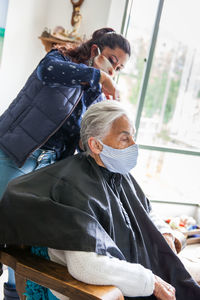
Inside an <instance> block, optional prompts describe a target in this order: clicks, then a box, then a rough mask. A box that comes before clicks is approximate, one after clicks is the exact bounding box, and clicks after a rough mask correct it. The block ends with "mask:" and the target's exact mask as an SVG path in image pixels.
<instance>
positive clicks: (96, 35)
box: [92, 27, 115, 40]
mask: <svg viewBox="0 0 200 300" xmlns="http://www.w3.org/2000/svg"><path fill="white" fill-rule="evenodd" d="M112 32H115V30H114V29H112V28H109V27H105V28H101V29H98V30H96V31H95V32H94V33H93V35H92V39H94V40H98V39H99V38H101V37H102V36H103V35H104V34H106V33H112Z"/></svg>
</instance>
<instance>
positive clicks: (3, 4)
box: [0, 0, 8, 63]
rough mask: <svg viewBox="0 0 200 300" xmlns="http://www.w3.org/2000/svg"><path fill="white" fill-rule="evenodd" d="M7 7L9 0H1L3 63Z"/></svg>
mask: <svg viewBox="0 0 200 300" xmlns="http://www.w3.org/2000/svg"><path fill="white" fill-rule="evenodd" d="M7 9H8V0H1V1H0V63H1V56H2V49H3V40H4V34H5V26H6V16H7Z"/></svg>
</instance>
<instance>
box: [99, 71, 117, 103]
mask: <svg viewBox="0 0 200 300" xmlns="http://www.w3.org/2000/svg"><path fill="white" fill-rule="evenodd" d="M100 74H101V77H100V83H101V84H102V91H103V93H104V94H105V96H106V98H108V99H110V98H111V99H113V100H120V93H119V89H118V87H117V84H116V83H115V81H114V80H113V79H112V78H111V77H110V76H109V75H108V74H107V73H105V72H104V71H102V70H101V71H100ZM110 96H111V97H110Z"/></svg>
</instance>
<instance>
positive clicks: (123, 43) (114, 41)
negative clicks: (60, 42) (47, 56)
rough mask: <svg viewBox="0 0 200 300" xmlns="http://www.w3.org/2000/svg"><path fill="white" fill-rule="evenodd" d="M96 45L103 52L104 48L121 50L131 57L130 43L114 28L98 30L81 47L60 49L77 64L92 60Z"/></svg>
mask: <svg viewBox="0 0 200 300" xmlns="http://www.w3.org/2000/svg"><path fill="white" fill-rule="evenodd" d="M93 44H96V45H97V46H98V47H99V48H100V50H101V51H102V50H103V48H104V47H106V46H107V47H109V48H111V49H115V48H117V47H118V48H120V49H122V50H123V51H124V52H125V53H127V54H128V55H129V56H130V55H131V47H130V44H129V41H128V40H127V39H126V38H125V37H123V36H122V35H121V34H118V33H116V32H115V31H114V30H113V29H112V28H108V27H105V28H101V29H98V30H96V31H95V32H94V33H93V35H92V38H91V39H90V40H88V41H86V42H84V43H82V44H81V45H80V46H78V47H75V48H69V49H67V48H65V47H60V48H58V49H59V51H60V52H61V53H62V54H63V55H68V56H70V57H71V58H72V59H73V60H74V61H76V62H77V63H81V62H86V61H87V60H88V59H89V58H90V52H91V47H92V45H93Z"/></svg>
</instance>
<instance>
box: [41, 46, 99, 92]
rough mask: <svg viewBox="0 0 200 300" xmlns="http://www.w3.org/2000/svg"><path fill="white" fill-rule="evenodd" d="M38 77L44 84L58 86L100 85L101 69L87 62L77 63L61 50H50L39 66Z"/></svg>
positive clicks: (95, 86)
mask: <svg viewBox="0 0 200 300" xmlns="http://www.w3.org/2000/svg"><path fill="white" fill-rule="evenodd" d="M37 76H38V79H39V80H41V81H42V82H43V84H45V85H48V86H51V87H57V86H62V85H64V86H68V87H80V86H83V87H86V88H87V87H90V88H94V89H95V90H96V89H97V88H98V86H99V79H100V71H99V70H98V69H95V68H92V67H88V66H86V65H85V64H76V63H73V62H71V60H70V59H69V58H67V57H64V56H63V55H62V54H61V53H60V52H59V51H57V50H53V51H51V52H49V53H48V54H47V55H46V56H45V57H44V58H43V60H42V61H41V62H40V63H39V65H38V67H37Z"/></svg>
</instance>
